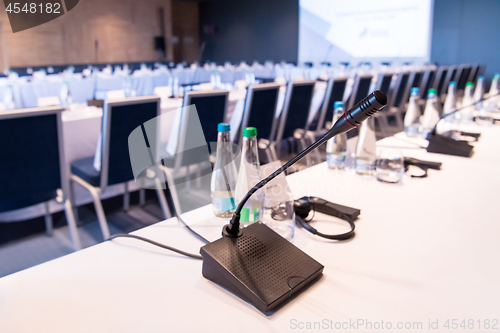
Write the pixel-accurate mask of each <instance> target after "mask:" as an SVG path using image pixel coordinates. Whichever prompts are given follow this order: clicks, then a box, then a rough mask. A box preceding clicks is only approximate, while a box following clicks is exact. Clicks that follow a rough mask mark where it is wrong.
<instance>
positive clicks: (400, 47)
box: [0, 0, 500, 277]
mask: <svg viewBox="0 0 500 333" xmlns="http://www.w3.org/2000/svg"><path fill="white" fill-rule="evenodd" d="M498 22H500V1H498V0H404V1H397V0H378V1H374V0H353V1H344V0H272V1H270V0H237V1H235V0H200V1H195V0H140V1H139V0H81V1H80V2H79V3H78V4H77V5H76V7H74V8H73V9H72V10H70V11H68V12H67V13H65V14H64V15H62V16H60V17H58V18H56V19H54V20H52V21H50V22H47V23H45V24H42V25H39V26H36V27H33V28H30V29H27V30H23V31H20V32H17V33H13V32H12V29H11V26H10V23H9V18H8V14H7V9H6V8H5V6H4V4H3V3H2V4H0V139H1V141H2V142H3V143H5V142H9V140H14V139H11V138H13V137H14V136H13V135H14V134H15V133H14V130H12V131H13V132H8V131H10V130H11V129H12V128H13V127H11V125H7V123H6V122H5V120H4V119H2V114H6V113H8V112H11V113H16V112H17V114H22V112H19V111H22V110H24V109H27V108H34V109H36V110H38V111H40V110H42V111H43V108H44V107H56V108H57V107H59V108H61V110H62V111H61V110H60V111H61V112H60V113H61V114H62V116H61V119H62V129H63V130H64V134H63V135H62V134H60V135H59V136H58V138H57V140H59V141H58V142H57V140H56V141H55V143H54V144H53V146H54V145H55V146H57V144H58V143H59V144H61V145H62V147H63V151H64V160H63V159H61V164H60V165H59V166H60V167H61V170H65V172H66V175H65V178H63V179H62V182H63V183H65V182H68V183H71V184H72V186H75V187H76V192H77V193H76V194H75V195H74V196H72V202H71V205H72V207H71V208H72V210H73V211H74V212H75V215H76V218H75V221H76V222H75V225H74V227H75V228H74V229H73V230H71V226H68V220H67V215H66V214H67V211H68V208H67V207H66V208H64V207H62V205H61V204H60V202H58V201H57V200H56V199H55V198H53V197H51V198H50V204H47V205H45V206H44V204H43V203H40V201H38V202H37V204H36V205H33V203H34V202H31V204H25V205H24V206H23V204H22V203H24V202H25V201H23V200H24V197H23V200H21V199H19V200H17V198H13V201H14V202H15V203H16V207H15V209H14V208H13V207H14V206H9V205H3V204H4V201H5V202H8V201H9V200H10V199H12V198H11V197H10V195H11V188H8V187H7V186H6V185H5V184H6V183H7V181H8V180H9V179H8V178H9V175H10V172H11V170H9V169H8V167H9V163H7V162H6V161H7V159H4V156H8V155H4V156H0V176H5V175H6V176H5V177H4V178H2V177H0V277H1V276H4V275H8V274H11V273H14V272H16V271H19V270H22V269H24V268H27V267H31V266H34V265H37V264H40V263H42V262H45V261H48V260H51V259H54V258H57V257H60V256H62V255H65V254H68V253H71V252H73V251H74V250H75V249H78V248H80V247H81V248H85V247H88V246H91V245H94V244H97V243H99V242H102V241H103V240H104V239H105V238H107V235H109V233H111V234H113V233H118V232H130V231H133V230H136V229H139V228H142V227H145V226H148V225H151V224H153V223H156V222H159V221H162V220H164V219H165V218H168V217H170V216H171V214H167V213H168V212H166V210H165V207H166V206H168V207H169V208H170V209H172V208H173V206H174V205H175V202H174V201H175V200H177V199H178V200H179V201H180V203H179V204H180V206H182V207H181V209H182V212H188V211H190V210H193V209H195V208H198V207H201V206H204V205H207V204H209V203H211V193H210V184H209V183H210V179H209V178H210V177H208V178H207V177H205V179H204V183H203V184H198V185H196V186H194V185H193V186H194V187H193V186H192V187H190V186H184V185H183V186H179V187H178V189H177V190H178V191H177V192H178V193H177V194H175V195H176V196H177V198H173V197H172V194H171V193H168V191H159V190H156V191H155V190H154V189H148V190H146V191H140V190H139V187H138V186H136V184H135V181H134V179H133V177H132V173H131V171H130V170H127V171H126V173H127V175H128V176H129V178H123V179H121V181H120V182H118V181H117V182H115V183H113V184H104V183H103V180H102V179H105V177H104V176H102V174H103V173H102V172H101V168H100V163H101V159H102V160H103V161H106V160H107V159H109V154H110V152H109V151H107V154H108V155H106V152H103V151H102V150H101V148H102V147H103V144H102V139H101V138H102V137H103V135H107V134H109V133H107V132H106V129H105V128H104V126H102V124H103V122H102V119H103V115H104V116H107V115H109V114H110V113H111V111H112V107H107V105H108V104H109V103H110V102H112V101H116V100H125V103H128V102H130V103H132V104H133V103H136V104H137V100H136V99H137V98H144V100H143V101H144V102H143V103H142V104H140V103H139V104H140V106H136V113H135V114H134V113H133V112H131V113H130V114H129V116H128V118H127V117H125V118H126V119H127V120H124V121H123V123H124V124H125V123H127V122H129V123H127V124H128V125H127V124H125V125H127V126H128V127H125V129H122V132H123V133H125V134H127V135H128V134H129V133H130V132H131V130H132V129H134V128H136V127H137V126H140V124H142V123H143V122H144V121H145V119H146V120H147V119H148V118H145V117H146V116H144V115H146V114H149V115H151V117H150V118H153V117H155V116H157V115H158V114H159V113H161V114H164V115H169V116H167V117H165V119H167V120H166V122H167V127H166V128H165V133H166V135H167V136H169V135H170V136H169V139H171V138H172V134H171V133H174V134H175V135H177V132H176V131H174V130H172V131H171V129H172V123H174V119H175V113H172V112H170V111H172V110H178V109H179V108H180V107H182V106H188V105H191V104H194V105H196V107H197V110H198V113H199V115H200V118H199V120H200V122H201V125H200V126H201V127H202V128H203V131H204V132H205V137H206V139H207V141H210V142H214V141H217V133H216V125H217V123H221V122H228V123H230V125H231V136H230V139H231V141H232V142H233V143H239V144H240V145H241V141H240V142H238V140H240V139H241V137H242V128H243V127H246V126H249V125H251V126H254V125H252V124H251V122H252V120H250V123H249V120H248V117H249V116H248V114H249V113H252V114H253V115H255V114H256V113H257V112H261V114H259V115H257V116H254V118H256V119H264V118H263V117H264V116H266V115H269V114H270V115H271V116H270V118H269V120H266V121H263V122H262V124H261V125H259V126H256V125H255V126H256V127H258V133H259V134H258V139H259V140H260V139H263V140H264V143H265V145H266V144H267V146H266V147H267V148H265V149H262V150H259V156H260V157H261V163H262V164H264V163H267V162H271V161H273V160H281V161H284V160H286V159H287V156H290V155H292V154H295V153H297V152H298V151H300V149H301V148H303V147H304V144H305V141H306V139H307V140H313V139H314V138H317V137H318V136H320V135H321V134H324V133H325V131H326V130H327V129H328V128H329V127H328V126H329V125H331V120H332V119H333V116H334V110H333V107H334V102H344V104H345V107H346V108H348V107H349V105H351V106H352V105H353V104H354V103H356V102H358V101H359V100H360V99H361V98H363V97H365V96H366V95H367V94H368V93H369V92H370V91H372V90H374V89H380V90H382V91H384V92H385V93H386V94H387V95H388V96H389V105H388V107H387V108H386V109H387V110H388V113H389V112H390V113H391V114H390V115H387V116H388V121H387V125H388V126H389V125H390V128H389V127H388V128H386V129H384V128H382V127H381V124H382V125H383V123H380V124H379V123H377V126H378V127H377V128H376V139H380V138H383V137H385V136H389V135H392V134H395V133H398V132H402V131H404V130H405V128H404V126H403V117H404V114H405V113H406V111H407V110H408V107H409V104H410V103H414V104H415V103H416V104H415V105H417V104H418V105H419V107H422V108H423V107H424V105H426V99H427V98H428V96H431V94H430V93H429V94H428V91H429V90H433V92H432V98H433V100H434V99H435V100H436V105H437V104H439V105H438V106H437V107H436V109H435V110H434V109H433V110H434V111H435V113H437V112H438V111H439V113H440V114H439V115H438V116H442V115H443V108H445V109H446V105H444V104H445V101H446V100H447V97H448V96H450V94H449V93H448V87H452V88H453V89H455V88H456V91H455V90H454V91H455V92H456V96H455V95H454V96H453V99H455V97H456V98H457V100H458V98H460V101H462V97H463V96H464V94H466V91H468V94H469V95H470V96H466V98H469V99H472V89H473V88H472V86H474V85H475V84H476V83H477V84H478V82H480V83H481V86H480V89H476V91H478V92H479V91H480V94H478V96H479V97H477V98H478V99H477V100H480V99H481V98H482V96H483V95H482V94H483V92H487V91H490V93H494V92H495V91H498V75H497V76H496V81H495V79H494V77H495V74H496V73H498V72H500V30H499V29H498ZM468 81H470V82H472V84H471V85H469V86H468V87H469V89H468V90H467V89H466V82H468ZM492 82H496V83H495V84H492ZM262 84H271V85H270V86H265V85H262ZM273 84H274V85H273ZM255 85H260V87H259V88H258V89H264V90H265V91H267V92H268V93H269V95H265V96H264V95H261V97H259V96H258V94H254V93H253V92H252V93H250V91H253V90H252V89H253V88H252V89H249V87H253V86H255ZM295 86H297V87H302V88H301V89H299V88H297V89H295V90H294V91H295V92H292V88H293V87H295ZM490 87H491V88H490ZM415 88H417V90H414V89H415ZM430 88H433V89H430ZM418 89H420V90H418ZM264 90H263V91H264ZM256 91H257V90H256ZM200 92H203V93H205V95H196V93H200ZM266 96H267V97H266ZM269 96H270V97H269ZM285 96H287V98H285ZM288 96H290V97H288ZM196 98H198V99H196ZM259 98H262V99H261V100H260V102H259V103H262V104H258V103H256V102H255V99H259ZM474 98H475V101H477V100H476V97H474ZM127 101H128V102H127ZM249 101H252V103H254V104H253V105H258V107H256V108H255V110H252V109H251V108H250V106H249V105H250V104H251V103H250V102H249ZM290 101H293V102H290ZM146 102H147V103H157V104H154V106H152V107H150V106H151V105H149V104H147V103H146ZM433 103H434V102H433ZM461 103H462V102H459V103H458V105H460V104H461ZM132 104H131V105H132ZM139 104H138V105H139ZM134 105H135V104H134ZM148 105H149V106H148ZM491 105H492V108H494V107H496V108H497V109H498V105H500V103H498V105H496V106H494V105H493V104H491ZM137 110H138V111H137ZM282 111H283V112H282ZM340 111H342V106H341V107H340ZM169 112H170V113H169ZM289 113H290V114H297V115H300V119H298V118H297V119H292V120H293V121H292V120H290V121H288V120H287V115H288V114H289ZM137 114H141V115H143V117H142V118H140V117H136V118H134V117H135V116H137ZM274 115H276V117H274V118H273V116H274ZM389 116H390V117H392V118H391V119H389V118H390V117H389ZM125 118H124V119H125ZM108 119H111V118H108ZM131 119H132V120H133V121H132V120H131ZM490 120H491V119H490ZM134 121H135V122H134ZM377 121H380V119H378V120H377ZM3 124H6V125H5V126H4V125H3ZM37 124H38V123H37ZM176 124H177V123H176ZM207 124H208V125H207ZM32 125H33V124H31V125H30V126H32ZM177 125H178V124H177ZM379 125H380V126H379ZM1 126H4V127H1ZM20 126H21V125H20ZM25 126H27V125H22V126H21V127H20V128H23V129H24V128H27V127H25ZM205 126H209V127H207V128H205ZM279 126H281V127H280V128H281V130H278V127H279ZM2 128H3V129H4V133H3V134H2ZM32 128H33V131H35V130H41V129H40V128H39V126H35V125H33V127H32ZM297 130H298V132H297ZM266 131H267V132H268V133H270V134H269V135H268V136H266V137H261V136H262V133H265V132H266ZM49 132H50V131H49ZM353 132H355V131H353ZM207 133H211V134H210V135H211V137H210V140H208V139H209V138H208V134H207ZM297 133H298V134H297ZM45 134H51V133H44V135H45ZM2 135H3V136H2ZM40 135H41V134H40ZM297 135H298V136H297ZM353 135H354V136H355V135H356V133H354V134H353ZM373 137H374V138H375V134H374V135H373ZM119 139H120V140H121V142H122V143H123V144H124V146H123V147H124V148H123V150H126V149H127V146H126V137H125V136H124V137H121V138H119ZM349 139H352V137H350V138H349ZM20 140H22V138H21V139H20ZM266 140H267V141H266ZM27 141H28V140H27ZM174 141H175V142H176V143H177V142H178V137H175V140H174ZM202 141H203V140H202ZM170 142H173V141H172V140H170ZM259 142H261V141H259ZM266 142H267V143H266ZM21 143H22V142H21ZM21 143H20V144H21ZM204 143H205V142H203V144H204ZM26 144H27V143H26ZM1 145H2V143H0V146H1ZM265 145H264V146H265ZM273 145H275V146H276V147H278V148H276V151H274V152H270V151H269V147H271V146H272V147H274V146H273ZM354 145H356V143H354V144H351V146H354ZM4 146H8V145H4ZM4 146H1V147H0V153H2V152H5V151H7V150H1V149H4V148H5V149H7V148H8V147H4ZM52 148H54V147H52ZM259 148H260V146H259ZM31 149H33V151H34V152H36V151H37V149H39V150H40V149H41V150H42V151H43V150H44V149H46V147H43V148H36V147H34V146H33V147H31ZM54 149H55V148H54ZM174 149H177V148H176V147H175V146H174ZM7 152H8V153H9V154H13V155H12V156H14V155H15V154H17V152H19V154H20V156H18V157H19V158H20V160H19V161H24V160H23V158H28V155H29V154H28V153H25V154H26V155H22V154H24V152H23V150H22V149H20V150H18V151H17V150H15V149H12V150H10V151H7ZM122 152H123V151H122ZM5 154H7V153H5ZM9 156H10V155H9ZM16 156H17V155H16ZM124 156H125V157H123V156H122V157H123V158H124V160H123V161H125V162H123V163H122V165H125V164H127V163H128V155H127V154H125V155H124ZM311 156H312V155H311ZM325 156H326V152H325V151H324V147H323V151H321V152H320V154H318V155H317V156H315V158H314V159H313V158H312V157H311V159H312V160H311V161H310V160H309V159H308V160H307V161H305V162H304V163H305V164H304V165H303V167H308V166H310V165H313V164H315V163H320V162H324V161H325V159H326V158H325ZM9 158H10V157H9ZM2 159H4V160H3V161H2ZM41 160H42V159H39V160H35V161H34V162H33V164H36V165H38V164H39V162H40V163H41V162H42V161H41ZM207 162H208V161H207ZM19 164H22V163H19ZM19 164H17V165H16V166H15V168H14V169H16V172H17V171H19V172H20V173H21V174H22V170H21V169H19V170H18V168H17V166H18V165H19ZM56 164H57V163H56ZM200 165H201V164H200ZM48 168H50V167H48ZM204 168H205V169H204ZM207 168H208V169H209V171H210V172H211V169H210V168H211V165H210V163H208V166H207V164H205V165H204V166H199V165H198V168H197V169H196V170H195V171H192V170H193V169H191V171H190V169H189V167H187V171H182V172H184V173H182V172H181V173H177V174H174V176H173V177H174V178H175V177H177V178H176V180H178V178H182V179H189V177H190V175H191V172H193V173H196V172H199V173H202V172H204V170H205V171H206V170H207ZM129 169H130V168H129ZM118 171H120V170H118ZM122 171H123V170H122ZM177 171H178V170H177ZM26 172H29V170H28V171H26ZM89 172H90V175H89ZM108 172H109V173H110V176H109V177H108V178H106V180H107V179H111V178H112V176H111V174H112V173H113V171H112V170H108ZM120 172H121V171H120ZM70 175H78V177H80V178H81V179H84V180H85V182H86V183H85V184H84V185H85V186H87V185H88V186H87V187H85V186H84V185H82V184H83V183H80V182H78V181H77V182H75V180H74V179H73V178H71V180H70ZM59 176H61V177H63V175H59V174H58V175H56V176H55V177H56V178H57V177H59ZM87 176H88V177H89V179H86V178H85V177H87ZM92 177H94V178H92ZM80 178H79V179H80ZM91 178H92V179H91ZM2 181H3V182H4V183H2ZM103 184H104V185H109V186H107V188H106V189H105V190H103V191H100V190H99V186H102V185H103ZM89 188H90V189H91V190H92V189H93V190H95V191H100V192H98V195H97V196H98V199H96V198H95V197H92V196H91V195H90V192H89ZM27 191H28V192H27V194H28V195H31V194H32V193H31V192H30V191H34V190H32V189H31V188H27ZM163 192H165V193H164V196H165V197H163V196H162V195H161V193H163ZM54 193H55V192H54ZM27 194H26V193H22V194H20V196H23V195H27ZM64 195H65V197H70V195H69V193H64ZM2 200H4V201H2ZM11 201H12V200H11ZM101 204H102V208H99V205H101ZM65 210H66V214H65ZM107 226H109V230H107V229H108V227H107ZM75 230H78V233H79V234H80V240H81V244H79V245H78V244H77V242H75V238H74V237H73V236H74V232H76V231H75ZM106 230H107V231H106Z"/></svg>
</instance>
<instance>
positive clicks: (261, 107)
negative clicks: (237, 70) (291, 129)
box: [235, 83, 280, 161]
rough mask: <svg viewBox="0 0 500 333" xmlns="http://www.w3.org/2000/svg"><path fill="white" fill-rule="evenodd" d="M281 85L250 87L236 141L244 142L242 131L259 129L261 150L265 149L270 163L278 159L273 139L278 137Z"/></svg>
mask: <svg viewBox="0 0 500 333" xmlns="http://www.w3.org/2000/svg"><path fill="white" fill-rule="evenodd" d="M279 91H280V85H279V84H276V83H265V84H259V85H253V86H250V87H248V90H247V96H246V98H245V108H244V111H243V118H242V121H241V126H240V128H238V131H237V134H236V139H235V141H236V142H237V143H238V144H241V142H242V129H243V128H245V127H255V128H257V140H258V141H259V148H262V149H264V151H265V153H266V158H267V160H268V161H275V160H277V159H278V156H277V153H276V148H275V147H274V144H273V142H272V138H273V137H274V136H276V130H277V127H278V121H279V118H278V117H277V115H276V107H277V105H278V96H279Z"/></svg>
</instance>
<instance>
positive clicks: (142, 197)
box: [139, 188, 146, 206]
mask: <svg viewBox="0 0 500 333" xmlns="http://www.w3.org/2000/svg"><path fill="white" fill-rule="evenodd" d="M145 203H146V190H145V189H143V188H141V189H139V205H141V206H144V204H145Z"/></svg>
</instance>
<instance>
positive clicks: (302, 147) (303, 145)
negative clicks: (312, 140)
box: [299, 137, 311, 168]
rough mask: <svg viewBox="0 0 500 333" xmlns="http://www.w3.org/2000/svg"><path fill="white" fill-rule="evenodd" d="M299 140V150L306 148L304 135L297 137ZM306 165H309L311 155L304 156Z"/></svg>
mask: <svg viewBox="0 0 500 333" xmlns="http://www.w3.org/2000/svg"><path fill="white" fill-rule="evenodd" d="M299 142H300V149H301V150H304V149H306V148H307V146H306V140H305V139H304V137H301V138H300V139H299ZM306 166H307V167H308V168H309V167H310V166H311V157H310V156H309V155H307V156H306Z"/></svg>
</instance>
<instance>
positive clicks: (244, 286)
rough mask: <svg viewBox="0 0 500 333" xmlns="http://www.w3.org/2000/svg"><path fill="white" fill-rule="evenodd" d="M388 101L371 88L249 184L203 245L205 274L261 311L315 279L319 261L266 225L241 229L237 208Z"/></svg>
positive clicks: (318, 271) (317, 274)
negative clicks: (282, 161)
mask: <svg viewBox="0 0 500 333" xmlns="http://www.w3.org/2000/svg"><path fill="white" fill-rule="evenodd" d="M386 104H387V97H386V96H385V94H384V93H382V92H381V91H379V90H377V91H374V92H372V93H371V94H370V95H368V96H367V97H365V98H364V99H363V100H361V101H360V102H359V103H357V104H356V105H355V106H354V107H352V108H351V109H350V110H348V111H346V112H345V113H344V115H343V116H342V117H341V118H339V119H338V120H337V121H336V122H335V124H334V125H333V126H332V128H331V129H330V130H329V131H328V132H327V133H326V134H325V135H323V136H322V137H321V138H320V139H319V140H318V141H316V142H314V143H313V144H312V145H311V146H309V147H307V148H306V149H304V150H303V151H302V152H301V153H299V154H298V155H297V156H295V157H294V158H292V159H291V160H290V161H288V162H287V163H285V164H284V165H283V166H282V167H281V168H279V169H278V170H276V171H275V172H273V173H272V174H271V175H269V176H268V177H267V178H265V179H264V180H262V181H260V182H259V183H257V184H256V185H255V186H254V187H253V188H252V189H250V191H248V193H247V194H246V195H245V197H244V198H243V199H242V200H241V202H240V203H239V205H238V207H237V208H236V211H235V212H234V214H233V217H232V218H231V221H230V223H229V224H228V225H225V226H224V227H223V229H222V235H223V237H222V238H220V239H218V240H216V241H215V242H212V243H209V244H207V245H205V246H203V247H202V248H201V250H200V254H201V255H202V257H203V269H202V273H203V276H204V277H205V278H207V279H209V280H211V281H213V282H215V283H217V284H219V285H221V286H222V287H224V288H226V289H228V290H230V291H232V292H233V293H235V294H236V295H238V296H240V297H241V298H243V299H244V300H246V301H248V302H250V303H251V304H253V305H254V306H255V307H256V308H257V309H259V310H260V311H262V312H264V313H267V312H269V311H271V310H273V309H275V308H276V307H277V306H278V305H279V304H281V303H282V302H283V301H285V300H286V299H287V298H289V297H290V296H292V295H293V294H295V293H297V292H298V291H299V290H301V289H302V288H303V287H304V286H306V285H307V284H309V283H310V282H312V281H315V280H316V279H317V278H319V276H321V274H322V272H323V268H324V267H323V265H321V264H320V263H318V262H317V261H316V260H314V259H313V258H311V257H309V256H308V255H307V254H305V253H304V252H302V251H301V250H300V249H299V248H297V247H296V246H294V245H293V244H292V243H290V242H289V241H287V240H286V239H284V238H283V237H281V236H280V235H278V234H277V233H276V232H274V231H273V230H272V229H270V228H269V227H267V226H266V225H265V224H263V223H261V222H257V223H253V224H251V225H249V226H248V227H246V228H244V229H241V230H240V214H241V210H242V208H243V206H244V205H245V203H246V202H247V200H248V199H249V198H250V197H251V196H252V195H253V194H254V193H255V192H257V191H258V190H259V189H260V188H262V187H264V186H265V185H266V184H267V183H269V182H270V181H271V180H273V179H274V178H275V177H277V176H278V175H279V174H281V173H282V172H284V171H285V170H287V169H288V168H289V167H291V166H292V165H294V164H295V163H297V162H298V161H299V160H301V159H302V158H304V157H305V156H306V155H307V154H309V153H310V152H312V151H313V150H314V149H316V148H318V147H319V146H321V145H322V144H324V143H325V142H327V141H328V140H329V139H331V138H333V137H334V136H336V135H338V134H341V133H345V132H347V131H349V130H351V129H353V128H356V127H358V126H359V125H360V124H361V123H362V122H363V121H365V120H366V119H367V118H369V117H371V116H372V115H373V114H375V112H377V111H380V110H381V109H382V108H383V107H384V106H385V105H386Z"/></svg>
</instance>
